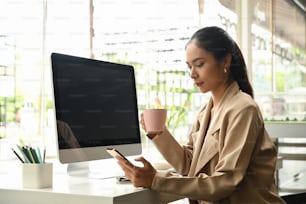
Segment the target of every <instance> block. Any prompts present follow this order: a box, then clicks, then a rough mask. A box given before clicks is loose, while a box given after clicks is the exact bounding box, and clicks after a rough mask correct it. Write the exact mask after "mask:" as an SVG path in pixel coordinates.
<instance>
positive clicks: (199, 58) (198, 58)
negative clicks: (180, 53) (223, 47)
mask: <svg viewBox="0 0 306 204" xmlns="http://www.w3.org/2000/svg"><path fill="white" fill-rule="evenodd" d="M199 60H205V58H204V57H197V58H195V59H193V60H192V61H191V63H195V62H196V61H199ZM186 64H189V62H188V61H187V62H186Z"/></svg>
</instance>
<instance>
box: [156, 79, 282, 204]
mask: <svg viewBox="0 0 306 204" xmlns="http://www.w3.org/2000/svg"><path fill="white" fill-rule="evenodd" d="M211 108H212V100H211V99H210V101H209V102H208V103H207V104H206V105H205V106H204V107H203V108H202V109H201V110H200V111H199V113H198V116H197V118H196V121H195V122H194V124H193V127H192V130H191V133H190V135H189V142H188V143H187V144H186V145H183V146H181V145H180V144H179V143H178V142H177V141H176V140H175V139H174V138H173V136H172V135H171V134H170V133H169V131H168V130H166V131H164V133H163V134H161V135H159V136H157V137H155V138H154V139H153V142H154V144H155V145H156V147H157V148H158V150H159V151H160V152H161V154H162V155H163V156H164V157H165V159H166V160H167V161H168V162H169V163H170V164H171V165H172V166H173V167H174V168H175V169H176V171H177V172H178V173H180V174H181V175H182V176H178V175H174V174H172V173H170V172H158V173H157V174H156V176H155V177H154V180H153V183H152V186H151V188H152V189H153V190H157V191H161V192H165V193H170V194H176V195H180V196H184V197H187V198H189V199H190V202H191V203H201V204H204V203H214V204H221V203H232V204H264V203H266V204H273V203H275V204H276V203H277V204H278V203H285V202H284V201H282V200H281V199H280V198H279V196H278V193H277V188H276V186H275V179H274V171H275V166H276V159H277V154H276V149H275V147H274V144H273V143H272V142H271V140H270V138H269V136H268V134H267V132H266V131H265V128H264V123H263V119H262V116H261V113H260V110H259V108H258V107H257V105H256V103H255V102H254V100H253V99H252V98H251V97H250V96H249V95H247V94H245V93H243V92H241V91H240V90H239V86H238V84H237V83H236V82H233V83H232V84H231V85H230V87H229V88H228V89H227V90H226V92H225V94H224V96H223V98H222V99H221V102H220V104H219V106H218V107H215V114H214V117H213V118H212V120H210V112H211Z"/></svg>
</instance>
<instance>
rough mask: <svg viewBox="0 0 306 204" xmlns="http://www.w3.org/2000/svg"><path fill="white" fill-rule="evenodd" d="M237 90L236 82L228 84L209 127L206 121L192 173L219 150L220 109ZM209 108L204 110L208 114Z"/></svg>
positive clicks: (196, 171) (199, 168) (197, 170)
mask: <svg viewBox="0 0 306 204" xmlns="http://www.w3.org/2000/svg"><path fill="white" fill-rule="evenodd" d="M238 91H239V86H238V84H237V82H233V83H232V84H231V85H230V86H229V88H228V89H227V90H226V92H225V93H224V95H223V97H222V99H221V101H220V104H219V105H218V106H217V107H215V108H216V113H215V115H214V117H213V119H212V120H211V121H210V125H209V127H207V124H208V123H206V128H208V130H207V133H206V138H205V141H204V144H203V141H202V143H201V145H202V146H198V147H197V148H198V149H199V150H200V151H199V152H197V153H198V154H199V155H197V157H196V158H197V162H195V163H196V166H195V170H194V172H193V173H194V175H195V174H197V173H198V172H199V171H200V170H201V169H202V168H203V167H204V166H205V165H206V164H207V163H208V162H209V161H210V160H211V159H212V158H213V157H214V156H215V155H216V154H217V153H218V152H219V145H218V144H219V141H218V140H219V138H217V133H218V131H219V129H220V126H221V124H222V120H223V117H222V116H221V113H222V109H223V108H224V105H225V104H226V101H227V99H228V98H230V97H232V96H233V95H234V94H236V93H237V92H238ZM211 108H212V105H211V106H209V107H207V109H206V111H207V112H209V114H210V111H211ZM206 116H207V115H206ZM208 118H209V117H208ZM205 130H206V129H205ZM199 134H202V135H205V132H199ZM204 137H205V136H203V139H204Z"/></svg>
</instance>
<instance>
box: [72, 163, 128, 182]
mask: <svg viewBox="0 0 306 204" xmlns="http://www.w3.org/2000/svg"><path fill="white" fill-rule="evenodd" d="M67 173H68V175H69V176H73V177H85V178H86V177H87V178H92V179H106V178H112V177H118V176H122V175H123V171H122V170H121V169H120V167H119V165H118V164H117V163H116V162H115V161H113V160H108V159H106V160H101V161H100V160H99V161H89V162H76V163H69V164H68V166H67Z"/></svg>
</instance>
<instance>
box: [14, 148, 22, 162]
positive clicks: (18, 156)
mask: <svg viewBox="0 0 306 204" xmlns="http://www.w3.org/2000/svg"><path fill="white" fill-rule="evenodd" d="M11 149H12V150H13V152H14V154H15V155H16V156H17V158H18V159H19V160H20V161H21V162H22V163H24V161H23V159H22V158H21V157H20V156H19V154H18V153H17V152H16V151H15V150H14V149H13V148H11Z"/></svg>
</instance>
